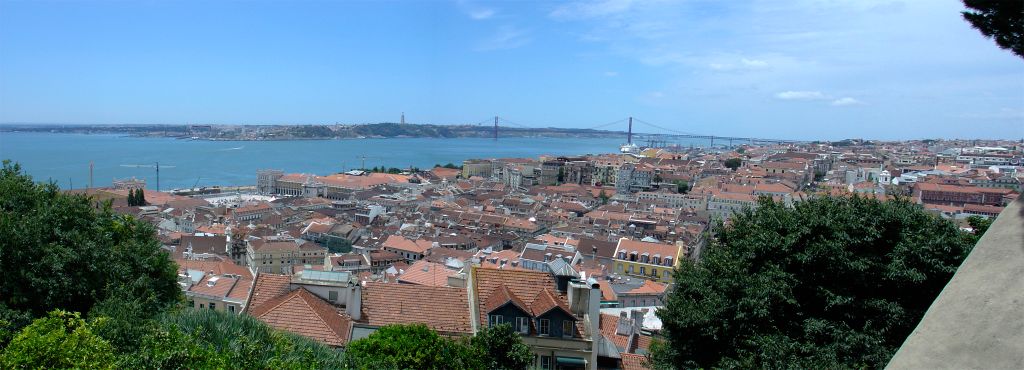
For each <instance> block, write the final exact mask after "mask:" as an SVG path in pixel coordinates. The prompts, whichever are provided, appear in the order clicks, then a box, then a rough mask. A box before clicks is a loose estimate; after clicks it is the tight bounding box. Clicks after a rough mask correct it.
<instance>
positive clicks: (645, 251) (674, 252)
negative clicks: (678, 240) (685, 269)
mask: <svg viewBox="0 0 1024 370" xmlns="http://www.w3.org/2000/svg"><path fill="white" fill-rule="evenodd" d="M685 252H686V248H685V247H683V246H682V245H673V244H662V243H651V242H641V241H636V240H630V239H627V238H622V239H619V243H618V245H616V247H615V263H614V264H615V273H616V274H619V275H629V276H636V277H642V278H645V279H650V280H653V281H657V282H661V283H672V281H673V277H672V269H674V268H675V267H676V266H678V265H679V260H681V259H682V258H683V254H684V253H685Z"/></svg>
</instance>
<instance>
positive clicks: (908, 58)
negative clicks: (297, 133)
mask: <svg viewBox="0 0 1024 370" xmlns="http://www.w3.org/2000/svg"><path fill="white" fill-rule="evenodd" d="M962 8H963V6H962V4H961V3H960V2H958V1H947V0H920V1H887V0H886V1H874V0H856V1H843V0H837V1H819V0H774V1H757V0H754V1H741V0H736V1H711V0H707V1H701V0H697V1H661V0H645V1H629V0H607V1H588V2H546V1H545V2H540V1H538V2H531V1H508V2H475V1H454V2H442V1H383V2H363V1H358V2H357V1H353V2H348V1H290V2H284V1H280V2H277V1H266V2H264V1H223V2H220V1H217V2H206V1H204V2H192V1H174V2H164V1H132V2H123V1H100V2H90V1H57V2H49V1H7V0H0V122H5V123H103V124H116V123H138V124H186V123H187V124H333V123H374V122H396V121H398V120H399V117H400V115H401V114H402V112H404V113H405V116H406V121H407V122H410V123H433V124H460V123H461V124H464V123H474V124H475V123H478V122H484V121H488V120H493V118H490V117H494V116H496V115H498V116H501V117H503V118H505V119H507V120H509V121H511V122H516V123H518V124H521V125H526V126H535V127H549V126H550V127H575V128H590V127H595V126H600V125H602V124H606V123H609V122H614V121H618V120H621V119H623V118H626V117H629V116H633V117H636V118H637V119H638V120H639V121H638V122H640V121H642V122H645V123H644V124H639V123H638V126H637V128H636V130H637V131H642V132H653V133H658V132H665V131H662V130H661V129H660V128H667V129H670V130H673V131H676V132H686V133H696V134H713V135H726V136H754V137H762V138H780V139H841V138H875V139H910V138H939V137H942V138H1009V139H1020V138H1021V137H1024V59H1022V58H1019V57H1016V56H1014V55H1013V54H1012V53H1011V52H1009V51H1006V50H1002V49H999V48H998V47H997V46H996V45H995V43H994V42H993V41H991V40H989V39H986V38H984V37H983V36H981V34H980V33H979V32H977V31H976V30H974V29H972V28H971V27H970V25H969V24H967V23H966V22H965V21H963V20H962V18H961V16H960V11H962V10H963V9H962ZM646 123H650V124H654V125H655V126H657V127H660V128H656V127H654V126H647V124H646ZM618 126H621V127H618ZM607 128H609V129H620V130H625V124H624V123H622V124H618V125H616V126H613V127H607Z"/></svg>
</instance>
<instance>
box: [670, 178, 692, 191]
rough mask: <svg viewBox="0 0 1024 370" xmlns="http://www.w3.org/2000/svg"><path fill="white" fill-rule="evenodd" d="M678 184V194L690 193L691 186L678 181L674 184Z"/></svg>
mask: <svg viewBox="0 0 1024 370" xmlns="http://www.w3.org/2000/svg"><path fill="white" fill-rule="evenodd" d="M672 183H673V184H676V193H679V194H686V193H688V192H689V191H690V184H689V183H687V182H686V181H683V180H676V181H673V182H672Z"/></svg>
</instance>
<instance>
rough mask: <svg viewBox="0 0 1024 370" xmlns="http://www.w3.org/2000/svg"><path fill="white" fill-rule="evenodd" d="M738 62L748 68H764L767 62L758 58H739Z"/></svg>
mask: <svg viewBox="0 0 1024 370" xmlns="http://www.w3.org/2000/svg"><path fill="white" fill-rule="evenodd" d="M740 63H742V64H743V65H744V66H746V67H748V68H764V67H767V66H768V62H766V61H763V60H758V59H746V58H743V59H740Z"/></svg>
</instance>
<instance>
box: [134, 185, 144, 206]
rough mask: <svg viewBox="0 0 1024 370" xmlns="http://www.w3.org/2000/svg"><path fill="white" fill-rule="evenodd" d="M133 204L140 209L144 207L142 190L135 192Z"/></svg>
mask: <svg viewBox="0 0 1024 370" xmlns="http://www.w3.org/2000/svg"><path fill="white" fill-rule="evenodd" d="M135 203H136V205H137V206H140V207H141V206H144V205H146V192H145V190H142V188H139V190H138V191H136V192H135Z"/></svg>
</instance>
